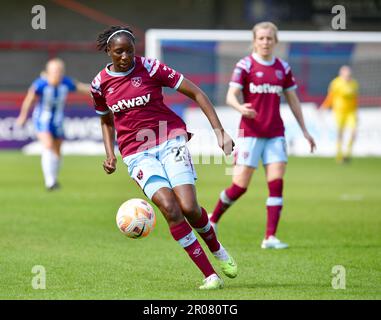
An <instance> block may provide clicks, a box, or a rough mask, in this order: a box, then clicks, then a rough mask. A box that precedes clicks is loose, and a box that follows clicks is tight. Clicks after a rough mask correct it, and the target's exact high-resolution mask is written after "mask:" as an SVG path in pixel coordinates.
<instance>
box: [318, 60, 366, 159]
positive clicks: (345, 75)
mask: <svg viewBox="0 0 381 320" xmlns="http://www.w3.org/2000/svg"><path fill="white" fill-rule="evenodd" d="M358 92H359V85H358V83H357V81H356V80H355V79H353V78H352V70H351V68H350V67H349V66H346V65H344V66H342V67H341V68H340V71H339V75H338V76H337V77H336V78H335V79H333V80H332V81H331V83H330V84H329V88H328V94H327V97H326V98H325V100H324V101H323V103H322V105H321V107H322V108H330V107H332V109H333V112H334V114H335V118H336V124H337V151H336V161H337V162H338V163H343V162H344V161H349V159H350V157H351V155H352V147H353V143H354V141H355V138H356V128H357V107H358V104H357V100H358ZM346 127H349V128H350V130H351V132H350V138H349V143H348V147H347V150H346V152H344V151H343V149H344V148H343V136H344V129H345V128H346Z"/></svg>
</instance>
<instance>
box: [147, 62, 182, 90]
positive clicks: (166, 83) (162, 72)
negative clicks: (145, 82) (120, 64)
mask: <svg viewBox="0 0 381 320" xmlns="http://www.w3.org/2000/svg"><path fill="white" fill-rule="evenodd" d="M143 64H144V66H145V68H146V69H147V71H148V72H149V75H150V77H152V78H154V79H157V80H158V81H159V82H160V84H161V85H162V86H163V87H170V88H173V89H175V90H177V89H178V88H179V87H180V84H181V82H182V81H183V80H184V76H183V75H182V74H181V73H179V72H177V71H176V70H175V69H172V68H170V67H168V66H167V65H165V64H164V63H161V62H160V61H159V60H157V59H153V60H150V59H144V61H143Z"/></svg>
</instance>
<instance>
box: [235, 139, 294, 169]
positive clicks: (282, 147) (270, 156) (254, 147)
mask: <svg viewBox="0 0 381 320" xmlns="http://www.w3.org/2000/svg"><path fill="white" fill-rule="evenodd" d="M235 156H236V160H235V163H236V164H237V165H245V166H248V167H253V168H257V167H258V163H259V160H262V163H263V165H267V164H270V163H276V162H287V145H286V139H285V138H284V137H275V138H256V137H239V138H238V139H237V145H236V152H235Z"/></svg>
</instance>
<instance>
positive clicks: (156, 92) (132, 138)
mask: <svg viewBox="0 0 381 320" xmlns="http://www.w3.org/2000/svg"><path fill="white" fill-rule="evenodd" d="M97 46H98V49H99V50H103V51H105V52H107V54H108V55H109V56H110V57H111V60H112V63H109V64H108V65H107V66H106V67H105V68H104V69H103V70H102V71H100V72H99V73H98V75H97V76H96V77H95V79H94V81H93V82H92V88H91V92H92V95H93V98H94V106H95V109H96V112H97V113H98V114H100V115H101V127H102V134H103V140H104V144H105V149H106V156H107V159H106V160H105V161H104V163H103V168H104V170H105V171H106V172H107V173H108V174H111V173H113V172H114V171H115V170H116V161H117V159H116V156H115V154H114V141H115V130H116V134H117V142H118V146H119V150H120V153H121V154H122V157H123V161H124V162H125V164H126V165H127V166H128V171H129V174H130V176H131V177H132V178H133V179H134V180H135V181H136V182H137V184H138V185H139V186H140V187H141V188H142V190H143V192H144V194H145V195H146V196H147V197H148V198H149V199H151V200H152V201H153V202H154V203H155V204H156V206H157V207H158V208H159V209H160V211H161V212H162V213H163V215H164V217H165V219H166V220H167V223H168V225H169V229H170V232H171V234H172V236H173V238H174V239H175V240H176V241H177V242H178V243H179V244H180V245H181V246H182V247H183V248H184V249H185V251H186V252H187V253H188V255H189V256H190V258H191V259H192V260H193V262H194V263H195V264H196V265H197V267H198V268H199V269H200V271H201V272H202V273H203V274H204V276H205V279H204V283H203V285H201V286H200V289H218V288H222V286H223V281H222V279H221V278H220V277H219V276H218V275H217V273H216V271H215V270H214V269H213V267H212V265H211V264H210V262H209V260H208V257H207V256H206V254H205V252H204V250H203V249H202V247H201V245H200V243H199V242H198V240H197V238H196V236H195V234H194V233H193V231H192V228H191V226H192V227H193V228H194V229H195V230H196V231H197V232H198V233H199V234H200V236H201V237H202V238H203V240H204V241H205V242H206V244H207V246H208V248H209V249H210V251H211V252H212V253H213V255H214V256H215V257H216V258H217V260H218V261H219V263H220V266H221V269H222V271H223V272H224V273H225V275H227V276H228V277H230V278H234V277H236V276H237V265H236V263H235V262H234V260H233V258H231V256H230V255H229V254H228V252H227V251H226V250H225V249H224V248H223V246H222V245H221V244H220V243H219V242H218V240H217V237H216V234H215V232H214V230H213V227H212V226H211V224H210V222H209V219H208V215H207V212H206V211H205V209H204V208H201V207H200V206H199V204H198V202H197V197H196V189H195V186H194V181H195V178H196V176H195V171H194V166H193V163H192V158H191V156H190V154H189V151H188V149H187V147H186V142H187V139H188V134H189V133H188V132H187V130H186V125H185V123H184V122H183V120H182V119H181V118H180V117H179V116H177V115H176V114H175V113H174V112H173V111H172V110H170V109H169V108H168V107H167V106H166V105H165V104H164V102H163V94H162V87H170V88H174V89H175V90H177V91H179V92H181V93H182V94H184V95H186V96H188V97H189V98H191V99H193V100H194V101H195V102H197V104H198V105H199V106H200V108H201V109H202V111H203V112H204V113H205V115H206V116H207V118H208V120H209V122H210V124H211V125H212V127H213V129H215V133H216V135H217V140H218V144H219V146H220V147H221V148H222V149H223V150H224V152H225V153H226V154H230V153H231V151H232V147H233V145H234V144H233V141H232V139H231V138H230V136H229V135H228V134H226V133H225V132H224V130H223V128H222V125H221V123H220V120H219V119H218V117H217V114H216V112H215V110H214V107H213V105H212V104H211V102H210V101H209V99H208V97H207V96H206V95H205V93H204V92H203V91H202V90H201V89H199V88H198V87H197V86H196V85H195V84H193V83H192V82H191V81H189V80H188V79H186V78H184V76H183V75H182V74H180V73H178V72H176V71H175V70H173V69H171V68H169V67H168V66H166V65H164V64H162V63H160V62H159V61H158V60H156V59H152V60H151V59H147V58H144V57H139V56H136V55H135V36H134V35H133V32H132V30H130V29H129V28H123V27H118V26H114V27H110V28H109V29H107V30H105V31H104V32H103V33H101V34H99V36H98V39H97ZM110 110H111V111H112V112H110ZM185 217H186V219H185Z"/></svg>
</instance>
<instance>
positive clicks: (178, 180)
mask: <svg viewBox="0 0 381 320" xmlns="http://www.w3.org/2000/svg"><path fill="white" fill-rule="evenodd" d="M123 161H124V163H125V164H126V165H127V167H128V173H129V174H130V176H131V178H132V179H134V180H135V181H136V182H137V184H138V185H139V186H140V188H142V190H143V192H144V193H145V195H146V196H147V197H148V198H149V199H152V197H153V195H154V194H155V192H156V191H158V190H159V189H161V188H170V189H172V188H174V187H176V186H179V185H183V184H194V183H195V180H196V179H197V175H196V171H195V169H194V165H193V162H192V157H191V155H190V153H189V150H188V148H187V146H186V139H185V137H184V136H178V137H176V138H174V139H170V140H167V141H166V142H163V143H162V144H160V145H158V146H155V147H153V148H150V149H148V150H146V151H142V152H139V153H136V154H132V155H130V156H127V157H125V158H123Z"/></svg>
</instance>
